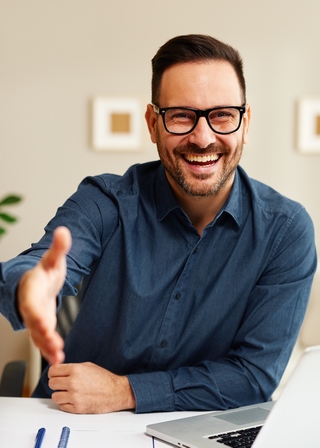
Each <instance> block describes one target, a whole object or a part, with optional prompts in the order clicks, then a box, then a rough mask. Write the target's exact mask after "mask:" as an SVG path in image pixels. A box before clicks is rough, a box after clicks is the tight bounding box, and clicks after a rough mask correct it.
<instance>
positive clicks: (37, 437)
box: [34, 428, 46, 448]
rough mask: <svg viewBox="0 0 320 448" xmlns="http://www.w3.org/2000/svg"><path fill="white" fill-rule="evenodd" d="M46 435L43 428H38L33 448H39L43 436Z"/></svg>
mask: <svg viewBox="0 0 320 448" xmlns="http://www.w3.org/2000/svg"><path fill="white" fill-rule="evenodd" d="M45 433H46V429H45V428H40V429H39V430H38V432H37V436H36V443H35V445H34V448H40V447H41V444H42V441H43V438H44V435H45Z"/></svg>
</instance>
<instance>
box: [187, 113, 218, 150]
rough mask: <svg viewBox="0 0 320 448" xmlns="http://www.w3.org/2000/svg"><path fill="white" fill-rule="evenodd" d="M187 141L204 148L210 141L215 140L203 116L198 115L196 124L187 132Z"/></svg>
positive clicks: (214, 135)
mask: <svg viewBox="0 0 320 448" xmlns="http://www.w3.org/2000/svg"><path fill="white" fill-rule="evenodd" d="M189 142H190V143H194V144H196V145H197V146H199V147H201V148H206V147H207V146H208V145H210V144H211V143H215V142H216V134H215V133H214V132H213V130H212V129H211V128H210V127H209V124H208V122H207V120H206V118H205V117H200V118H199V121H198V123H197V126H196V127H195V128H194V130H193V131H192V132H191V133H190V134H189Z"/></svg>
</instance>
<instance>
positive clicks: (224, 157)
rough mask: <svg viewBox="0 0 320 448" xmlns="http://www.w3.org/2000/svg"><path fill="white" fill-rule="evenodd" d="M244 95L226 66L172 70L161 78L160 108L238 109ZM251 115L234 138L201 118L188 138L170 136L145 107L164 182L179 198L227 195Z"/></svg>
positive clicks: (216, 64) (189, 65)
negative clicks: (222, 193) (164, 174)
mask: <svg viewBox="0 0 320 448" xmlns="http://www.w3.org/2000/svg"><path fill="white" fill-rule="evenodd" d="M242 105H243V95H242V92H241V89H240V85H239V81H238V78H237V76H236V73H235V71H234V69H233V67H232V66H231V65H230V64H229V63H228V62H224V61H214V60H213V61H205V62H190V63H181V64H176V65H173V66H172V67H170V68H168V69H167V70H166V71H165V72H164V74H163V78H162V83H161V89H160V96H159V104H157V106H159V107H160V108H163V107H179V106H180V107H191V108H194V109H203V110H205V109H211V108H214V107H219V106H242ZM249 115H250V109H249V110H248V111H247V112H246V114H245V115H244V117H243V121H242V124H241V127H240V128H239V130H238V131H236V132H234V133H233V134H228V135H221V134H216V133H214V132H213V131H212V130H211V129H210V128H209V126H208V123H207V121H206V119H205V118H204V117H201V118H200V119H199V121H198V124H197V126H196V128H195V129H194V130H193V131H192V132H191V133H190V134H186V135H173V134H169V133H168V132H167V131H166V130H165V128H164V125H163V121H162V118H161V117H160V116H159V115H158V114H156V113H155V112H154V111H153V108H152V106H151V105H148V108H147V112H146V120H147V123H148V127H149V131H150V135H151V139H152V141H153V142H154V143H156V144H157V148H158V152H159V156H160V160H161V161H162V163H163V165H164V167H165V170H166V175H167V178H168V181H169V182H170V184H171V186H172V188H173V190H174V191H175V192H176V193H178V194H181V193H183V194H185V193H186V194H188V195H189V196H198V197H199V196H200V197H201V196H211V195H213V194H216V193H217V192H218V191H220V190H224V191H225V192H226V193H228V192H229V191H230V189H231V186H232V183H233V179H234V171H235V169H236V167H237V165H238V164H239V161H240V158H241V154H242V147H243V144H244V143H245V142H246V140H247V132H248V125H249Z"/></svg>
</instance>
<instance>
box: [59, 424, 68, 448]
mask: <svg viewBox="0 0 320 448" xmlns="http://www.w3.org/2000/svg"><path fill="white" fill-rule="evenodd" d="M69 435H70V428H68V426H64V427H63V428H62V432H61V436H60V440H59V445H58V448H67V445H68V440H69Z"/></svg>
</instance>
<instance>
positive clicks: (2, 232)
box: [0, 227, 6, 236]
mask: <svg viewBox="0 0 320 448" xmlns="http://www.w3.org/2000/svg"><path fill="white" fill-rule="evenodd" d="M5 233H6V231H5V229H4V228H3V227H0V236H1V235H4V234H5Z"/></svg>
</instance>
